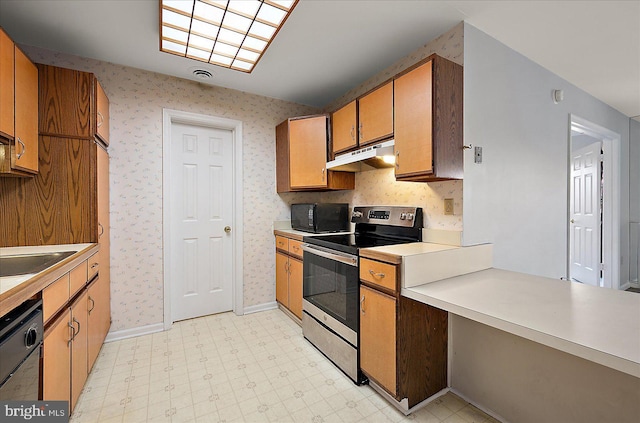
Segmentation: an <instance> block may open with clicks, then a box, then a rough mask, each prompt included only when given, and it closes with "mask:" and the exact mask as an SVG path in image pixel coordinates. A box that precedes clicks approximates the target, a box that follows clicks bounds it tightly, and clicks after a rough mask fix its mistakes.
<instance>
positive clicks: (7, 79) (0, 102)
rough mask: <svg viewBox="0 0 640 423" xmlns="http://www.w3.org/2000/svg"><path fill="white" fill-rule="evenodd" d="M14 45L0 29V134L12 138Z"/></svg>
mask: <svg viewBox="0 0 640 423" xmlns="http://www.w3.org/2000/svg"><path fill="white" fill-rule="evenodd" d="M13 49H14V45H13V41H12V40H11V38H9V36H8V35H7V34H6V33H5V32H4V31H3V30H2V28H0V110H2V113H0V133H1V134H2V135H3V136H6V137H10V138H13V136H14V131H13V125H14V122H13V119H14V98H15V94H14V93H15V88H14V80H15V68H14V58H13V55H14V52H13Z"/></svg>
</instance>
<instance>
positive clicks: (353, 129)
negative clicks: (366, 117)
mask: <svg viewBox="0 0 640 423" xmlns="http://www.w3.org/2000/svg"><path fill="white" fill-rule="evenodd" d="M355 132H356V126H355V125H351V139H352V140H353V141H355V140H356V134H355Z"/></svg>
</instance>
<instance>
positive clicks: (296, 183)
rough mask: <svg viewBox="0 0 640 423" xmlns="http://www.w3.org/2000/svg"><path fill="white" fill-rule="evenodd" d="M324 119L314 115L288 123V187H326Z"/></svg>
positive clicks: (324, 117)
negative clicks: (289, 184)
mask: <svg viewBox="0 0 640 423" xmlns="http://www.w3.org/2000/svg"><path fill="white" fill-rule="evenodd" d="M326 164H327V118H326V116H316V117H310V118H306V119H297V120H292V121H291V122H290V123H289V169H291V173H290V175H289V179H290V181H291V188H322V187H326V186H327V169H326Z"/></svg>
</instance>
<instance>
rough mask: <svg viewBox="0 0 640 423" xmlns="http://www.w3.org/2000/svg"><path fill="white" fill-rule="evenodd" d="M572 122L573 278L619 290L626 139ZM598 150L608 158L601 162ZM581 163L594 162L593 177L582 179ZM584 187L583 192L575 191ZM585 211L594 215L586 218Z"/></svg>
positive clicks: (569, 238) (570, 268)
mask: <svg viewBox="0 0 640 423" xmlns="http://www.w3.org/2000/svg"><path fill="white" fill-rule="evenodd" d="M570 123H571V133H570V136H569V163H568V178H569V189H568V191H569V192H568V196H569V202H568V205H569V210H568V212H567V215H568V219H567V221H568V222H567V235H568V236H567V276H568V279H569V280H571V279H574V280H579V281H580V282H583V283H588V284H592V285H596V286H601V287H604V288H613V289H619V288H620V264H619V257H620V230H619V229H620V174H619V173H620V162H621V157H620V154H621V147H620V135H619V134H617V133H615V132H613V131H611V130H609V129H606V128H604V127H601V126H599V125H596V124H594V123H592V122H589V121H587V120H585V119H582V118H580V117H578V116H575V115H571V116H570ZM587 145H591V148H592V151H591V152H590V153H589V152H588V149H587V151H580V150H581V149H582V148H583V147H586V146H587ZM598 148H600V151H601V153H602V154H601V155H600V154H598V156H599V160H596V154H597V151H598ZM589 155H591V157H590V158H588V157H586V156H589ZM580 156H582V157H581V158H580ZM580 160H581V163H582V165H583V166H584V165H585V164H586V163H587V162H589V161H592V162H591V164H592V166H593V167H590V169H591V170H590V171H587V172H586V173H585V172H583V175H590V176H583V177H582V178H579V177H577V175H576V171H574V170H573V168H574V167H575V166H576V164H577V163H578V162H580ZM574 178H576V180H574ZM591 178H593V179H591ZM589 179H590V180H589ZM578 180H580V181H581V182H576V181H578ZM579 183H582V184H583V185H582V187H575V186H574V184H579ZM585 183H586V185H584V184H585ZM587 185H588V186H589V188H590V189H589V190H587V189H586V187H587ZM580 195H582V196H583V197H582V198H579V197H580ZM577 202H581V205H580V207H581V208H582V211H580V212H579V213H576V210H575V207H576V203H577ZM585 208H590V210H587V213H585ZM572 220H573V222H572Z"/></svg>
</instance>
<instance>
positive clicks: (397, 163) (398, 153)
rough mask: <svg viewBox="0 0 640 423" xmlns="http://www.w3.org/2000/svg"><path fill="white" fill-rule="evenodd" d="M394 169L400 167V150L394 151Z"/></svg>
mask: <svg viewBox="0 0 640 423" xmlns="http://www.w3.org/2000/svg"><path fill="white" fill-rule="evenodd" d="M396 169H400V150H398V151H396Z"/></svg>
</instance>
